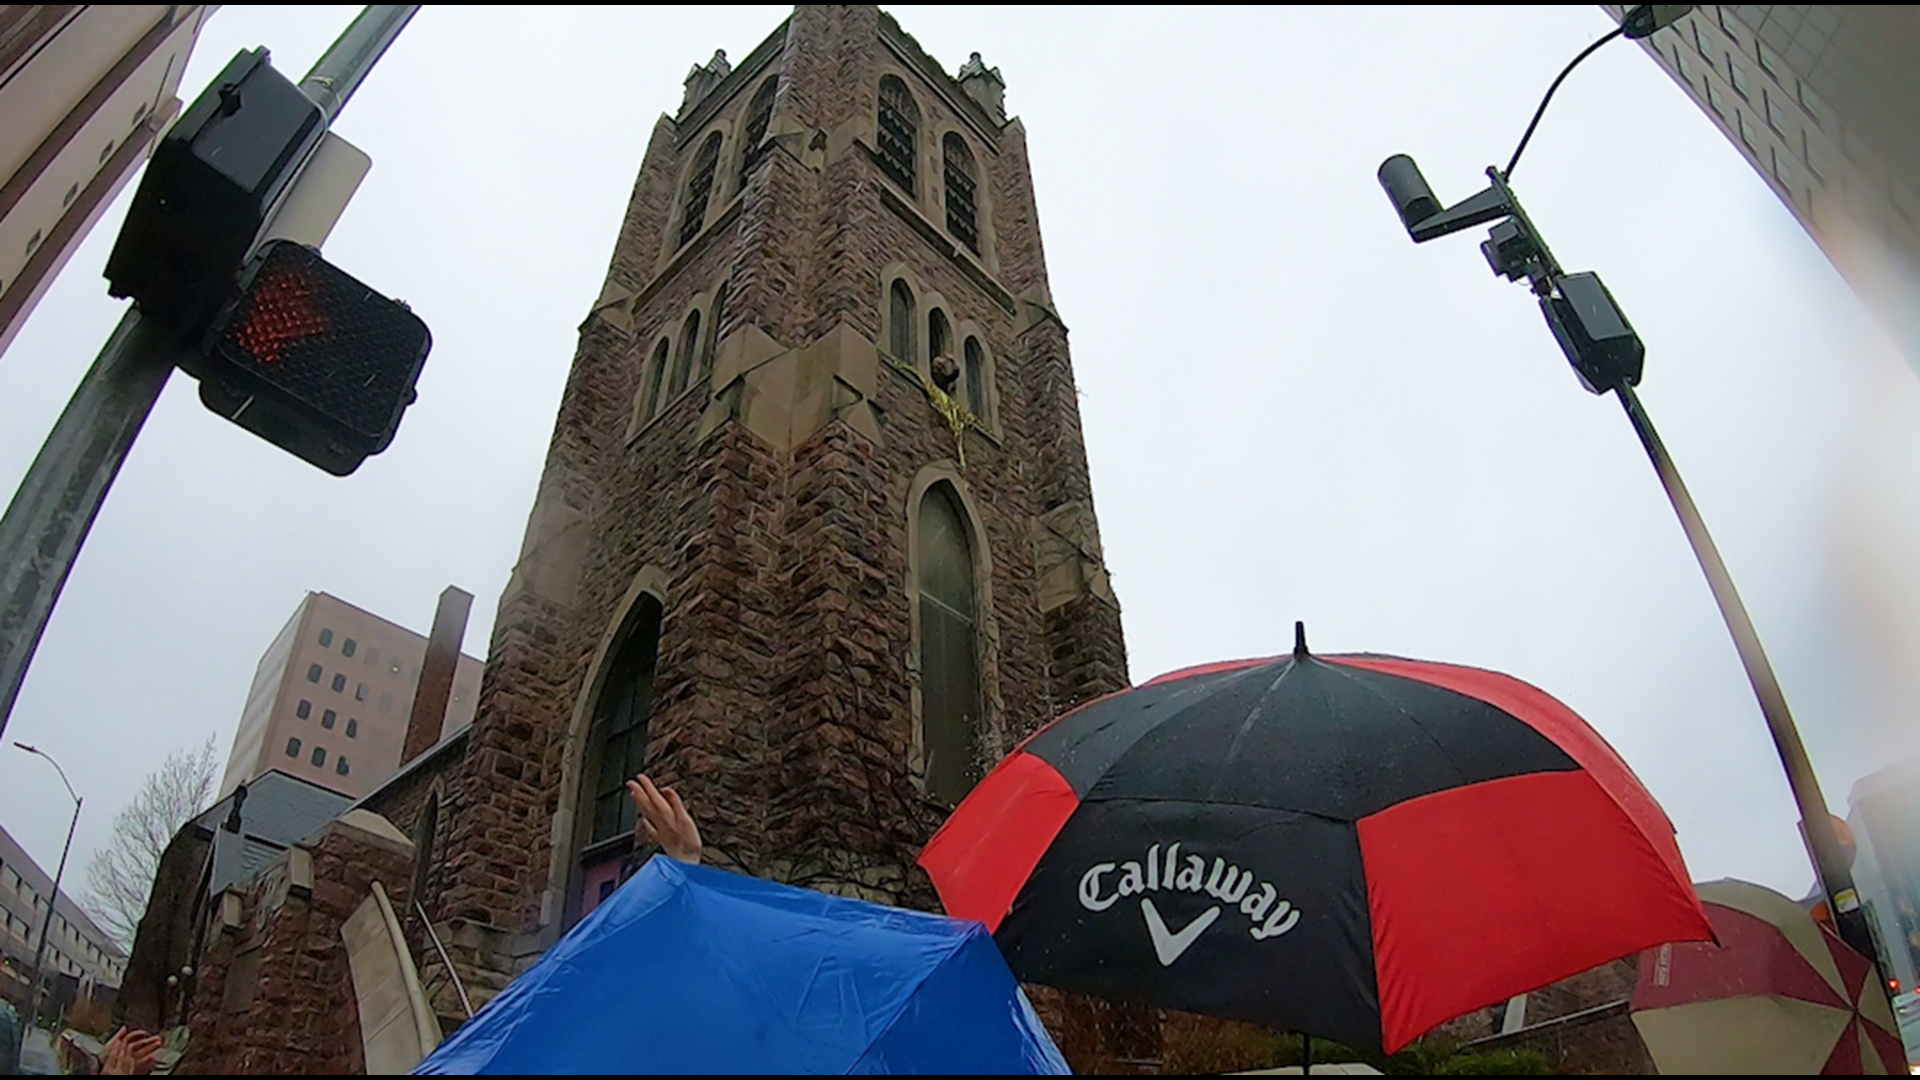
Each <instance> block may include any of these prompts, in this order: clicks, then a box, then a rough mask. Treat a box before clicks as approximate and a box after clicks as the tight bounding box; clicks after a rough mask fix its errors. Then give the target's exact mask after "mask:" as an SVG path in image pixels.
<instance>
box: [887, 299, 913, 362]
mask: <svg viewBox="0 0 1920 1080" xmlns="http://www.w3.org/2000/svg"><path fill="white" fill-rule="evenodd" d="M887 349H888V350H889V351H891V352H892V353H893V355H894V358H895V359H898V360H905V361H906V362H907V363H909V364H911V363H913V362H914V355H913V292H912V290H910V289H908V288H907V283H906V282H904V281H898V280H896V281H895V282H894V283H893V288H892V289H891V290H890V291H889V292H888V296H887Z"/></svg>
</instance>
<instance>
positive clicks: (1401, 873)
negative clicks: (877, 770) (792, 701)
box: [920, 634, 1713, 1053]
mask: <svg viewBox="0 0 1920 1080" xmlns="http://www.w3.org/2000/svg"><path fill="white" fill-rule="evenodd" d="M920 865H921V866H923V867H925V868H926V870H927V872H928V873H929V874H930V875H931V876H932V877H933V881H934V884H935V886H936V887H937V888H938V889H939V891H940V897H941V900H942V901H943V902H944V903H945V904H946V908H947V911H948V912H949V913H950V914H953V915H956V916H960V917H963V918H971V919H979V920H980V921H982V922H984V923H986V924H987V926H988V927H989V928H990V929H991V930H993V932H994V937H995V939H996V940H997V941H998V942H999V943H1000V946H1001V949H1002V951H1003V952H1005V953H1006V956H1007V960H1008V962H1009V963H1010V964H1011V965H1012V967H1013V971H1014V974H1016V975H1017V976H1019V977H1020V978H1021V979H1022V980H1023V981H1027V982H1035V983H1040V984H1042V985H1047V986H1054V987H1058V988H1061V989H1066V990H1077V991H1083V992H1087V993H1092V994H1097V995H1100V996H1103V997H1109V998H1115V999H1120V1000H1132V1001H1144V1002H1148V1003H1152V1004H1157V1005H1163V1006H1166V1007H1170V1008H1178V1009H1185V1010H1189V1011H1192V1012H1197V1013H1203V1014H1207V1015H1212V1016H1223V1017H1231V1018H1238V1019H1245V1020H1253V1021H1257V1022H1260V1023H1266V1024H1271V1025H1274V1026H1278V1027H1282V1028H1286V1029H1289V1030H1294V1031H1302V1032H1306V1033H1309V1034H1313V1035H1321V1036H1326V1037H1329V1038H1334V1039H1338V1040H1340V1041H1342V1042H1345V1043H1348V1044H1349V1045H1353V1046H1365V1047H1378V1048H1381V1049H1384V1050H1386V1051H1387V1052H1389V1053H1391V1052H1394V1051H1397V1050H1399V1049H1400V1048H1401V1047H1403V1046H1405V1045H1406V1044H1407V1043H1408V1042H1411V1041H1412V1040H1413V1039H1414V1038H1416V1037H1418V1036H1419V1035H1421V1034H1422V1033H1424V1032H1426V1031H1427V1030H1429V1029H1431V1028H1432V1027H1433V1026H1434V1025H1436V1024H1439V1023H1441V1022H1443V1021H1445V1020H1448V1019H1451V1018H1452V1017H1455V1016H1459V1015H1461V1014H1463V1013H1466V1012H1468V1011H1470V1010H1472V1009H1475V1008H1479V1007H1481V1006H1485V1005H1490V1004H1493V1003H1495V1002H1498V1001H1503V1000H1506V999H1507V998H1509V997H1512V996H1513V995H1515V994H1518V993H1524V992H1526V991H1529V990H1533V989H1536V988H1538V987H1541V986H1544V985H1546V984H1548V983H1550V982H1553V981H1555V980H1557V979H1560V978H1564V977H1566V976H1568V975H1571V974H1574V973H1575V972H1579V971H1584V970H1586V969H1587V968H1590V967H1593V966H1595V965H1597V964H1601V963H1605V962H1606V961H1609V960H1613V959H1616V958H1618V957H1621V956H1626V955H1628V954H1631V953H1634V952H1636V951H1638V950H1640V949H1643V948H1646V947H1649V946H1652V945H1657V944H1660V943H1663V942H1669V941H1690V940H1703V939H1710V938H1711V937H1712V934H1713V931H1712V927H1711V925H1710V924H1709V923H1708V921H1707V917H1706V915H1705V914H1704V913H1703V912H1702V910H1701V907H1700V901H1699V898H1698V897H1697V896H1696V895H1695V894H1694V891H1693V886H1692V884H1691V882H1690V881H1689V879H1688V876H1687V870H1686V867H1685V865H1684V864H1683V863H1682V862H1681V858H1680V849H1679V847H1678V845H1677V844H1676V843H1675V841H1674V833H1673V826H1672V824H1671V823H1670V822H1669V821H1668V820H1667V817H1666V815H1665V814H1664V813H1663V812H1662V811H1661V809H1660V807H1659V806H1658V804H1656V803H1655V802H1654V800H1653V797H1652V796H1651V795H1649V794H1648V793H1647V791H1646V789H1645V788H1644V787H1642V786H1641V784H1640V781H1639V780H1638V779H1637V778H1635V777H1634V775H1633V772H1632V771H1631V770H1630V769H1628V768H1627V765H1626V763H1625V762H1624V761H1622V760H1621V759H1620V756H1619V755H1618V754H1616V753H1614V751H1613V749H1612V747H1610V746H1608V745H1607V744H1606V742H1605V741H1604V740H1603V739H1601V738H1600V736H1599V735H1598V734H1596V733H1595V732H1594V730H1593V729H1592V728H1590V727H1588V726H1587V724H1586V722H1585V721H1583V720H1581V719H1580V717H1578V716H1576V715H1575V714H1574V712H1573V711H1572V710H1571V709H1569V708H1567V707H1566V706H1565V705H1563V704H1561V703H1560V702H1559V701H1556V700H1554V698H1552V697H1551V696H1549V695H1548V694H1546V693H1545V692H1544V691H1542V690H1539V689H1538V688H1536V687H1533V686H1529V685H1528V684H1526V683H1523V682H1521V681H1519V680H1517V679H1513V678H1510V677H1508V676H1505V675H1500V674H1496V673H1494V672H1490V671H1482V670H1479V669H1476V668H1468V667H1456V666H1453V665H1449V664H1437V663H1428V662H1424V661H1418V660H1404V659H1399V658H1395V657H1386V656H1371V655H1351V656H1310V655H1308V653H1307V650H1306V644H1305V640H1304V634H1302V635H1301V637H1300V640H1299V642H1298V644H1297V645H1296V647H1295V651H1294V653H1293V655H1291V656H1284V657H1277V658H1272V659H1266V660H1244V661H1238V662H1233V663H1223V664H1212V665H1207V666H1204V667H1196V668H1190V669H1188V670H1185V671H1179V672H1175V673H1173V674H1170V675H1165V676H1162V677H1160V678H1158V679H1155V680H1153V681H1152V682H1150V683H1147V684H1145V685H1143V686H1139V687H1135V688H1134V689H1131V690H1127V691H1123V692H1121V693H1118V694H1114V695H1112V696H1109V697H1106V698H1102V699H1100V700H1098V701H1095V702H1092V703H1090V704H1088V705H1085V706H1083V707H1081V708H1079V709H1077V710H1075V711H1074V712H1071V713H1069V714H1067V715H1065V716H1063V717H1061V718H1060V719H1058V720H1056V721H1055V722H1053V723H1052V724H1049V725H1048V726H1047V727H1045V728H1043V729H1041V730H1040V731H1039V732H1038V733H1036V734H1035V735H1034V736H1033V737H1032V738H1030V739H1028V740H1027V742H1026V743H1024V744H1023V745H1022V746H1021V747H1020V748H1019V749H1017V750H1016V751H1015V752H1014V753H1013V754H1011V755H1010V756H1008V757H1007V758H1006V760H1004V761H1002V762H1001V763H1000V764H999V765H998V766H997V767H996V768H995V769H994V770H993V771H992V772H991V773H989V774H988V775H987V777H986V779H984V780H982V781H981V782H980V784H979V786H978V787H976V788H975V789H974V790H973V792H972V793H971V794H969V795H968V796H967V798H966V799H965V801H963V802H962V803H961V804H960V806H959V807H958V808H957V809H956V810H955V811H954V813H953V816H952V817H951V818H949V819H948V821H947V823H946V824H945V825H944V826H942V827H941V829H940V831H939V833H937V834H936V835H935V836H934V838H933V840H932V841H931V842H930V843H928V845H927V847H926V849H925V850H924V851H923V852H922V853H921V856H920Z"/></svg>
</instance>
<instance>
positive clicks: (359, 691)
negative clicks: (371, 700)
mask: <svg viewBox="0 0 1920 1080" xmlns="http://www.w3.org/2000/svg"><path fill="white" fill-rule="evenodd" d="M353 700H355V701H365V700H367V684H366V683H354V684H353Z"/></svg>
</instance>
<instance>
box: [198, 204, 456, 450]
mask: <svg viewBox="0 0 1920 1080" xmlns="http://www.w3.org/2000/svg"><path fill="white" fill-rule="evenodd" d="M432 345H433V337H432V335H431V334H430V333H429V332H428V330H427V324H426V323H424V322H422V321H421V320H420V318H419V316H417V315H415V314H414V313H413V312H412V311H411V310H409V309H408V308H407V306H406V305H405V304H402V303H399V302H398V301H394V300H389V299H387V298H386V297H384V296H381V295H380V294H379V293H376V292H374V291H373V290H372V289H369V288H367V287H366V286H365V285H363V284H361V283H360V282H359V281H356V280H355V279H354V278H353V277H351V276H350V275H348V274H347V273H346V272H345V271H343V270H341V269H339V268H338V267H335V266H334V265H332V264H331V263H329V262H327V261H326V260H325V259H323V258H321V257H320V255H319V253H318V252H316V251H313V250H312V249H310V248H306V247H303V246H301V245H299V244H296V243H292V242H291V241H286V240H275V241H272V242H270V243H268V244H267V245H266V246H265V247H263V248H262V249H261V251H260V254H259V255H258V256H257V257H255V258H254V260H253V261H252V262H251V263H249V264H248V266H247V269H246V271H245V273H244V274H243V275H242V276H241V281H240V295H239V297H238V298H237V299H235V300H234V301H233V303H232V304H231V305H230V306H229V307H228V308H227V309H226V310H225V311H223V312H222V313H221V315H220V317H219V319H218V321H217V322H216V323H215V325H214V328H213V330H212V331H211V333H210V334H209V335H208V338H207V344H206V349H205V350H204V359H203V361H202V362H201V370H200V371H198V372H195V374H197V375H198V376H199V378H200V400H201V402H202V403H204V404H205V405H206V406H207V408H209V409H212V410H213V411H214V412H217V413H219V414H220V415H222V416H224V417H226V418H227V419H229V420H232V421H233V422H234V423H236V424H239V425H240V426H241V427H243V428H246V429H247V430H249V431H252V432H253V433H255V434H257V435H259V436H260V437H262V438H264V439H266V440H267V441H269V442H272V443H275V444H276V445H278V446H280V447H282V448H283V449H286V450H288V451H289V452H291V453H293V454H295V455H297V456H299V457H301V458H303V459H305V460H306V461H308V462H311V463H312V464H314V465H317V466H319V467H320V468H322V469H325V470H326V471H327V472H330V473H332V474H334V475H335V476H346V475H347V474H349V473H351V472H353V471H354V470H355V469H357V468H359V467H360V463H361V462H362V461H364V460H366V459H367V457H369V456H370V455H373V454H377V453H379V452H380V451H382V450H385V449H386V448H387V446H388V444H390V443H392V442H393V436H394V433H395V432H396V431H397V430H398V429H399V427H400V417H401V414H402V413H403V412H405V411H406V408H407V406H408V405H410V404H412V402H413V399H414V389H413V384H414V382H415V380H417V379H418V378H419V377H420V369H421V367H422V366H424V365H425V364H426V361H427V351H428V350H429V349H430V348H431V347H432Z"/></svg>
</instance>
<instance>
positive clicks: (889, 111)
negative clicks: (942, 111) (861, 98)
mask: <svg viewBox="0 0 1920 1080" xmlns="http://www.w3.org/2000/svg"><path fill="white" fill-rule="evenodd" d="M919 133H920V107H919V106H917V105H915V104H914V103H913V95H912V94H910V93H908V92H907V84H906V83H903V82H901V81H900V80H899V79H898V78H896V77H895V76H892V75H889V76H887V77H886V78H884V79H881V80H880V125H879V143H880V171H882V172H884V173H886V174H887V177H888V179H890V180H892V181H893V182H894V183H896V184H899V185H900V186H901V187H903V188H905V189H906V192H907V194H909V195H912V194H914V193H915V192H914V186H913V181H914V173H915V169H914V154H915V149H914V148H915V146H916V145H917V143H918V140H919Z"/></svg>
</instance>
